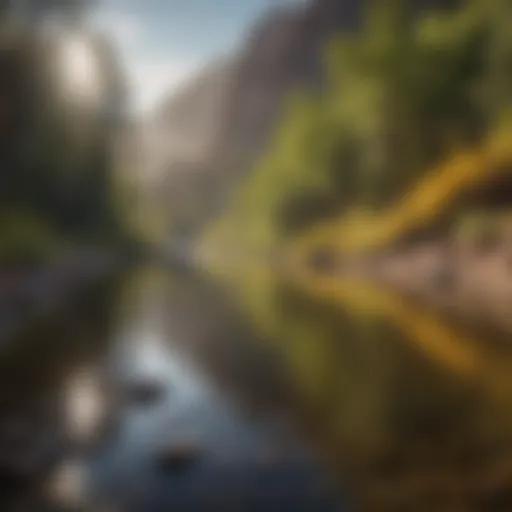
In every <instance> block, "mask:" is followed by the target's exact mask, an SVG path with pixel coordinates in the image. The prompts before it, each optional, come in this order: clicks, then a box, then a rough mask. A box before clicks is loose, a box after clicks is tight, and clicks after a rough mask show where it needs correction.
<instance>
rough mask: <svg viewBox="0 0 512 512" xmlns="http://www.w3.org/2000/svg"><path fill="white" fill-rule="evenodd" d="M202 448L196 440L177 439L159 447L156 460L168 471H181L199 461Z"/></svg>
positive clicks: (159, 465)
mask: <svg viewBox="0 0 512 512" xmlns="http://www.w3.org/2000/svg"><path fill="white" fill-rule="evenodd" d="M201 454H202V449H201V446H200V444H199V442H197V441H195V440H181V441H175V442H172V443H170V444H168V445H164V446H162V447H160V448H159V449H157V451H156V453H155V461H156V464H157V465H158V467H160V468H161V469H164V470H166V471H172V472H181V471H184V470H187V469H190V467H191V466H192V465H193V464H195V463H197V462H198V461H199V459H200V458H201Z"/></svg>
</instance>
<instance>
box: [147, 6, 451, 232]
mask: <svg viewBox="0 0 512 512" xmlns="http://www.w3.org/2000/svg"><path fill="white" fill-rule="evenodd" d="M456 3H457V1H456V0H414V1H411V2H410V6H411V12H412V13H413V14H414V12H418V11H422V10H424V9H426V8H429V7H440V6H441V7H449V6H451V5H453V4H456ZM364 5H365V2H364V0H313V1H312V2H310V3H308V4H306V5H304V6H301V7H281V8H279V9H272V10H270V11H269V12H268V13H267V14H266V15H265V16H263V17H262V18H261V19H260V20H259V21H258V22H257V23H256V24H255V26H254V27H253V29H252V30H251V31H250V33H249V34H248V37H247V39H246V41H245V44H244V45H243V46H242V48H240V50H239V51H238V52H237V53H236V54H234V55H231V56H228V57H226V58H224V59H221V60H219V61H218V62H215V63H212V64H211V65H210V66H208V67H206V68H205V69H204V70H202V71H201V72H200V73H199V74H197V76H196V77H195V78H194V79H193V80H191V81H190V82H189V83H188V84H185V85H184V86H183V87H182V89H181V90H180V91H179V92H178V93H176V94H174V95H173V96H171V97H170V98H168V99H167V100H166V101H165V102H164V103H163V104H162V105H161V106H160V107H159V109H157V111H156V112H155V115H154V117H153V119H152V120H151V129H150V131H149V133H150V134H151V136H150V139H152V140H153V142H152V143H151V147H152V148H153V149H152V151H151V154H152V158H151V165H150V166H149V167H150V168H151V169H152V173H155V174H156V176H157V177H158V178H159V179H157V180H156V181H155V194H156V196H158V197H159V198H160V200H163V201H167V202H168V204H169V205H170V208H169V209H170V212H169V215H170V217H171V218H172V219H173V225H174V228H176V229H178V231H181V232H183V233H184V234H186V233H187V232H190V231H194V230H195V229H197V228H198V227H199V226H200V225H201V223H202V222H204V220H206V219H207V218H208V217H210V216H212V215H214V214H215V213H216V212H218V211H219V210H220V209H221V208H222V205H223V204H224V202H225V200H226V198H227V197H228V196H229V193H230V190H231V189H232V187H233V186H234V185H235V184H236V183H237V182H238V181H239V180H240V179H242V178H243V176H244V175H246V173H247V172H250V168H251V165H252V164H253V162H254V160H255V159H256V158H257V157H258V155H259V154H260V153H261V152H262V151H263V150H264V148H265V146H266V144H267V143H268V141H269V138H270V137H271V136H272V133H273V130H274V127H275V126H276V122H277V120H278V119H279V116H280V113H281V110H282V107H283V104H284V101H285V99H286V97H287V95H288V94H289V93H290V92H291V91H293V90H295V89H297V88H301V87H321V84H322V56H321V55H322V51H321V50H322V47H323V44H324V43H325V42H326V40H328V39H329V38H330V37H331V36H333V35H334V34H335V33H339V32H348V31H356V30H358V27H359V26H360V22H361V19H362V14H363V7H364Z"/></svg>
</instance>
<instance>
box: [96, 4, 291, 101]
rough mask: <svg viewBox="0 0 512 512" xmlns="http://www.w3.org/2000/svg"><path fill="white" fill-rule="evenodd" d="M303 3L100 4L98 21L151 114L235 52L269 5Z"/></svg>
mask: <svg viewBox="0 0 512 512" xmlns="http://www.w3.org/2000/svg"><path fill="white" fill-rule="evenodd" d="M300 1H301V0H100V3H99V7H98V8H97V10H96V12H95V15H94V21H95V23H96V25H97V26H99V27H100V28H101V29H102V30H104V31H106V32H107V33H109V34H110V35H111V36H112V38H113V40H114V43H115V44H116V46H117V48H118V51H119V53H120V56H121V59H122V63H123V66H124V67H125V70H126V73H127V75H128V79H129V81H130V86H131V89H132V91H133V96H132V101H133V104H132V106H133V108H134V109H135V110H137V111H147V110H148V109H150V108H151V107H152V106H154V105H155V103H156V102H158V100H159V98H161V97H162V96H163V95H168V94H172V91H173V90H174V89H175V88H176V87H177V86H179V85H180V84H181V83H183V82H184V81H186V79H187V78H188V77H190V76H191V74H193V73H194V71H196V70H198V69H200V68H201V67H203V66H204V65H205V64H206V63H207V62H208V61H211V60H212V59H214V58H216V57H219V56H222V55H224V54H226V53H228V52H230V51H231V50H232V49H234V48H236V47H237V46H238V45H239V44H240V43H241V42H242V41H243V38H244V36H245V34H246V33H247V30H248V28H249V27H250V26H251V25H252V24H253V23H254V22H255V20H256V19H257V18H258V17H259V16H260V15H261V14H262V13H263V12H264V11H265V10H266V9H268V8H269V7H270V6H272V5H276V4H296V3H300Z"/></svg>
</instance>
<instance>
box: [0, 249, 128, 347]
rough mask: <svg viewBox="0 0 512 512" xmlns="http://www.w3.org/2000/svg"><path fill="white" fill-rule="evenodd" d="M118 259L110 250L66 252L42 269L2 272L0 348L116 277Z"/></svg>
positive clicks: (0, 278) (5, 270)
mask: <svg viewBox="0 0 512 512" xmlns="http://www.w3.org/2000/svg"><path fill="white" fill-rule="evenodd" d="M119 263H120V262H119V257H118V256H117V255H116V254H115V253H114V252H112V251H108V250H97V249H93V250H82V251H79V252H73V253H67V254H65V255H62V256H60V257H59V258H56V259H55V260H54V261H53V262H52V263H51V264H48V265H46V266H44V267H42V268H37V269H27V270H23V271H16V272H13V271H12V270H11V271H9V270H7V269H4V271H3V272H0V348H2V346H4V345H5V344H7V343H8V342H9V341H10V340H12V339H14V338H16V337H17V336H18V335H20V334H21V333H22V332H23V331H24V329H25V328H26V327H28V326H30V325H32V324H33V323H34V322H36V321H37V320H38V319H42V318H45V317H48V316H50V315H52V314H54V313H55V312H57V311H58V310H59V309H60V308H62V307H63V306H64V305H65V304H66V303H68V302H69V301H70V300H72V299H73V298H74V297H76V296H77V295H79V294H80V293H81V292H83V291H85V290H86V289H87V288H88V287H90V286H91V285H93V284H94V283H98V282H101V281H102V280H103V279H105V278H107V277H108V276H109V275H111V274H113V272H114V271H115V269H116V267H117V266H118V265H119Z"/></svg>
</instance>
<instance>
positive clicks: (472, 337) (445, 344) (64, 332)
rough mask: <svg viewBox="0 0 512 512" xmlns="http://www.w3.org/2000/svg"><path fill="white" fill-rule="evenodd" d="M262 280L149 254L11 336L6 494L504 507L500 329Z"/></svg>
mask: <svg viewBox="0 0 512 512" xmlns="http://www.w3.org/2000/svg"><path fill="white" fill-rule="evenodd" d="M267 291H268V294H267V295H266V296H264V295H260V296H259V299H258V300H259V302H260V303H259V307H256V308H255V307H251V304H252V305H254V303H255V301H254V300H252V301H251V300H244V296H243V295H242V296H240V295H235V294H234V293H232V292H229V293H228V291H227V290H226V289H223V288H222V287H221V286H220V285H219V284H216V283H214V282H213V281H212V280H210V279H208V278H205V277H199V276H196V275H193V274H182V275H177V274H173V273H170V272H169V271H166V270H157V269H144V270H140V271H137V272H134V273H132V274H130V275H129V276H125V277H123V278H122V279H120V280H118V281H116V283H113V284H111V285H109V286H105V287H104V288H103V289H101V290H95V291H94V292H92V293H91V294H90V295H88V296H87V297H84V298H83V300H82V301H81V302H80V303H77V304H74V305H71V304H70V306H69V308H67V310H66V311H64V312H62V314H60V315H59V316H58V317H56V318H54V319H52V320H51V321H48V322H47V323H46V324H45V325H40V326H37V327H35V328H34V329H33V330H32V331H31V332H29V333H27V334H26V335H25V336H24V337H23V339H20V340H18V342H17V343H15V344H12V345H10V346H9V348H8V349H6V350H5V351H4V353H3V354H2V355H1V360H0V380H1V387H0V389H1V392H0V400H1V401H0V407H1V422H0V423H1V424H0V428H1V430H0V443H1V444H0V450H1V452H0V455H1V460H0V470H1V471H2V474H0V477H2V478H0V482H2V483H4V487H5V489H4V490H3V491H2V504H1V507H0V509H1V510H69V509H73V510H76V509H78V510H85V511H98V512H99V511H101V510H115V511H122V512H124V511H126V512H131V511H134V512H139V511H141V512H142V511H160V510H161V511H167V510H173V511H174V510H178V511H180V510H183V511H189V510H191V511H192V510H198V511H199V510H222V511H225V510H233V511H239V510H240V511H242V510H243V511H247V510H249V511H250V510H254V511H259V510H276V511H277V510H279V511H288V510H290V511H312V512H313V511H319V512H322V511H326V512H328V511H343V510H398V511H400V510H405V511H407V510H411V511H414V510H510V504H511V503H512V502H511V501H510V496H509V494H510V491H509V489H510V490H512V464H511V463H512V451H511V450H512V442H511V441H512V379H511V378H509V375H512V373H510V370H511V369H512V357H511V356H512V352H511V351H510V349H509V347H508V345H507V341H508V340H507V336H506V335H498V334H497V332H496V333H495V332H494V331H493V334H492V335H491V334H490V331H488V330H487V331H482V332H480V331H477V330H475V329H474V328H471V329H469V328H468V326H467V325H466V326H465V327H464V326H461V325H460V323H458V324H454V322H452V321H448V319H441V318H440V317H439V315H434V314H432V313H429V312H427V311H423V310H422V309H418V308H417V307H413V306H412V305H410V304H408V303H401V308H389V307H382V308H380V309H379V308H378V307H377V308H373V309H371V308H370V309H368V308H366V309H365V308H360V307H355V306H357V305H360V304H359V303H360V302H361V301H363V302H365V303H371V302H372V296H371V293H370V294H368V293H367V294H366V295H364V297H363V298H361V294H358V293H356V291H353V292H350V291H347V293H345V295H344V300H341V301H339V302H337V303H321V302H320V301H318V300H313V299H312V298H308V297H307V296H306V295H304V294H301V293H300V292H299V291H297V290H292V289H291V288H290V287H289V286H287V285H285V284H284V283H277V282H273V283H272V288H271V289H269V290H267ZM249 295H250V293H248V294H247V297H246V298H249V299H250V297H249ZM391 300H392V299H391V298H390V299H389V300H387V302H386V304H388V305H389V303H390V302H389V301H391ZM256 302H258V301H256ZM373 302H374V303H378V301H377V302H376V301H373ZM391 313H392V314H391ZM411 319H413V320H414V322H411ZM482 333H483V334H482ZM140 382H150V383H154V384H155V385H156V392H155V393H154V396H152V397H151V396H150V397H146V399H141V398H140V396H139V397H138V398H137V397H136V396H135V394H134V392H133V388H134V386H136V384H135V383H140ZM130 389H131V390H132V391H131V393H130V392H129V390H130ZM180 450H181V451H180ZM178 451H179V453H181V454H183V453H185V454H186V457H185V458H186V459H187V461H188V464H181V465H180V464H174V465H173V464H171V462H172V461H173V460H174V459H175V458H176V453H177V452H178ZM13 464H14V465H15V466H16V467H17V468H21V469H18V472H21V473H23V472H25V473H26V474H30V472H31V471H32V472H34V468H39V466H41V468H42V469H43V470H42V471H41V472H40V474H39V475H38V478H37V479H35V480H34V482H32V484H31V486H30V487H28V488H27V487H26V486H25V485H23V486H21V485H20V484H19V482H18V481H17V480H14V479H13V478H12V475H10V473H9V471H8V470H7V469H5V468H8V467H9V465H10V466H12V465H13ZM8 477H9V478H8ZM15 484H16V485H15Z"/></svg>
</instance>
